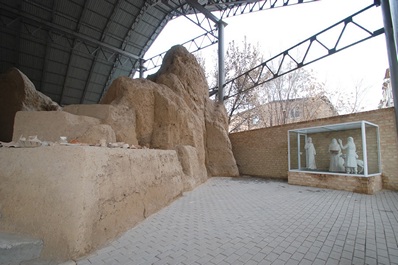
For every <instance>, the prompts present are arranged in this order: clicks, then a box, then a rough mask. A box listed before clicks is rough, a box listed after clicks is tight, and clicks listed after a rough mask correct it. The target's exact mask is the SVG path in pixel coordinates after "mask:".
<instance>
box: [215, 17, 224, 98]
mask: <svg viewBox="0 0 398 265" xmlns="http://www.w3.org/2000/svg"><path fill="white" fill-rule="evenodd" d="M217 26H218V102H220V103H222V104H224V84H225V64H224V61H225V57H224V55H225V51H224V27H225V25H224V22H223V21H221V20H220V21H219V22H218V23H217Z"/></svg>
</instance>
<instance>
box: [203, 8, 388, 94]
mask: <svg viewBox="0 0 398 265" xmlns="http://www.w3.org/2000/svg"><path fill="white" fill-rule="evenodd" d="M374 6H375V4H372V5H370V6H368V7H366V8H364V9H362V10H360V11H358V12H357V13H355V14H353V15H351V16H349V17H347V18H345V19H343V20H341V21H340V22H337V23H336V24H334V25H332V26H330V27H328V28H326V29H324V30H322V31H320V32H319V33H317V34H315V35H313V36H311V37H309V38H307V39H305V40H304V41H302V42H300V43H298V44H296V45H294V46H293V47H291V48H289V49H287V50H285V51H283V52H281V53H279V54H278V55H276V56H274V57H272V58H271V59H269V60H267V61H265V62H263V63H261V64H260V65H258V66H256V67H254V68H253V69H250V70H248V71H247V72H245V73H243V74H241V75H239V76H237V77H235V78H233V79H230V80H228V81H227V82H226V83H225V85H224V90H227V88H232V87H233V86H234V85H235V84H236V83H237V82H238V80H239V82H242V78H243V82H247V88H246V89H245V90H243V91H240V92H238V93H235V94H232V95H228V96H225V97H224V99H228V98H231V97H234V96H236V95H237V94H239V93H242V92H246V91H248V90H250V89H253V88H255V87H256V86H259V85H262V84H264V83H266V82H269V81H271V80H273V79H275V78H278V77H280V76H282V75H285V74H287V73H290V72H292V71H294V70H297V69H299V68H301V67H303V66H306V65H308V64H311V63H314V62H316V61H318V60H320V59H323V58H325V57H327V56H330V55H332V54H335V53H337V52H340V51H342V50H344V49H347V48H349V47H351V46H353V45H355V44H358V43H361V42H363V41H365V40H368V39H370V38H373V37H376V36H378V35H381V34H383V33H384V28H380V29H378V30H376V31H371V30H368V29H366V27H365V26H362V25H360V24H359V23H357V22H355V21H354V19H353V18H354V17H355V16H357V15H359V14H361V13H363V12H365V11H366V10H368V9H370V8H372V7H374ZM348 25H350V26H354V27H356V28H358V29H360V30H361V31H362V32H363V33H364V34H365V35H366V36H365V37H362V38H359V39H357V40H356V41H353V42H351V43H349V44H345V45H344V44H342V43H341V39H342V38H343V37H344V36H345V35H349V33H346V32H347V31H346V29H347V26H348ZM339 27H341V29H339ZM332 30H334V31H336V30H340V34H338V38H337V39H336V40H335V42H334V45H333V46H332V47H331V48H329V47H330V45H328V44H326V42H324V41H322V40H321V38H320V36H321V35H322V34H324V33H326V32H328V31H332ZM303 47H304V48H305V47H306V50H305V53H304V56H303V57H302V58H301V59H299V58H297V57H298V56H297V55H293V51H297V50H298V48H303ZM313 47H318V48H321V49H323V51H324V54H321V55H318V56H314V57H311V56H310V55H311V50H314V49H316V48H313ZM311 48H312V49H311ZM288 61H290V62H291V63H290V64H288V63H287V62H288ZM273 63H278V66H277V67H273V66H272V64H273ZM283 66H285V67H283ZM286 66H287V67H286ZM217 91H218V87H214V88H212V89H211V90H210V91H209V96H212V95H214V94H216V93H217Z"/></svg>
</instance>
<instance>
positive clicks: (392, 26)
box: [381, 0, 398, 134]
mask: <svg viewBox="0 0 398 265" xmlns="http://www.w3.org/2000/svg"><path fill="white" fill-rule="evenodd" d="M394 1H395V0H394ZM394 1H391V3H392V2H394ZM393 8H395V9H396V8H397V4H396V3H395V4H393ZM381 9H382V13H383V22H384V30H385V36H386V45H387V53H388V54H387V55H388V62H389V65H390V80H391V89H392V95H393V99H394V106H395V107H394V109H395V124H396V126H395V129H396V130H397V134H398V61H397V60H398V59H397V49H396V43H398V40H396V39H395V38H394V31H395V32H398V18H396V17H394V19H392V16H393V15H394V13H393V12H391V9H390V4H389V0H381ZM394 12H397V10H395V11H394ZM395 15H397V14H396V13H395ZM394 39H395V40H394Z"/></svg>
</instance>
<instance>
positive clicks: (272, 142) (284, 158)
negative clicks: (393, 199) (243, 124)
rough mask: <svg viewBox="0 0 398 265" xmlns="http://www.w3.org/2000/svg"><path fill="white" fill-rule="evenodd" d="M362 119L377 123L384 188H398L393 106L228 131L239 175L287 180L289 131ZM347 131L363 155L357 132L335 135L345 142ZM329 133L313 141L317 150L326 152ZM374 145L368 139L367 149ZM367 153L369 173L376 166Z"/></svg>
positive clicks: (321, 162) (322, 160) (323, 164)
mask: <svg viewBox="0 0 398 265" xmlns="http://www.w3.org/2000/svg"><path fill="white" fill-rule="evenodd" d="M361 120H366V121H369V122H371V123H374V124H377V125H378V126H379V130H380V149H381V163H382V178H383V188H384V189H393V190H398V139H397V130H396V128H397V127H396V124H395V113H394V108H387V109H380V110H373V111H367V112H360V113H355V114H349V115H342V116H335V117H330V118H324V119H318V120H312V121H306V122H299V123H292V124H286V125H281V126H275V127H269V128H263V129H256V130H251V131H244V132H238V133H232V134H230V139H231V143H232V149H233V152H234V155H235V159H236V162H237V164H238V168H239V172H240V174H241V175H252V176H258V177H269V178H280V179H287V175H288V143H287V132H288V130H293V129H300V128H306V127H315V126H320V125H326V124H336V123H346V122H354V121H361ZM367 133H369V135H368V136H367V138H369V137H371V134H372V133H374V132H372V131H371V130H369V131H368V130H367ZM346 134H347V135H346ZM348 134H351V135H349V136H353V137H354V139H357V140H356V141H355V143H356V146H357V150H359V152H358V155H359V156H360V158H363V154H362V146H361V141H360V136H359V135H358V136H357V134H355V132H353V131H351V132H350V131H348V132H341V133H340V134H338V136H339V138H341V139H342V140H343V144H345V143H346V142H347V136H348ZM312 136H313V135H311V137H312ZM331 136H332V135H328V136H323V138H322V137H321V138H319V139H323V140H319V142H314V144H315V147H316V149H317V152H318V153H322V152H326V150H323V149H325V148H326V149H327V148H328V144H329V143H330V137H331ZM313 138H314V137H313ZM315 138H316V137H315ZM326 139H327V141H326ZM375 144H376V143H375V142H374V141H371V140H369V143H368V145H371V146H368V147H369V149H370V148H373V147H372V145H373V146H374V145H375ZM367 155H368V158H369V169H370V173H372V172H371V171H372V170H374V168H375V167H376V166H377V156H376V155H375V153H372V152H368V154H367ZM317 163H318V168H327V167H328V158H327V157H326V158H325V157H323V158H322V157H319V158H318V157H317Z"/></svg>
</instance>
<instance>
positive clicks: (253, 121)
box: [252, 115, 260, 125]
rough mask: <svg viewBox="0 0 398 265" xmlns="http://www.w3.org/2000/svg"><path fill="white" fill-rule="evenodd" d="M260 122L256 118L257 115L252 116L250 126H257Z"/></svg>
mask: <svg viewBox="0 0 398 265" xmlns="http://www.w3.org/2000/svg"><path fill="white" fill-rule="evenodd" d="M259 121H260V117H258V115H255V116H253V118H252V124H253V125H257V124H258V123H259Z"/></svg>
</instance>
